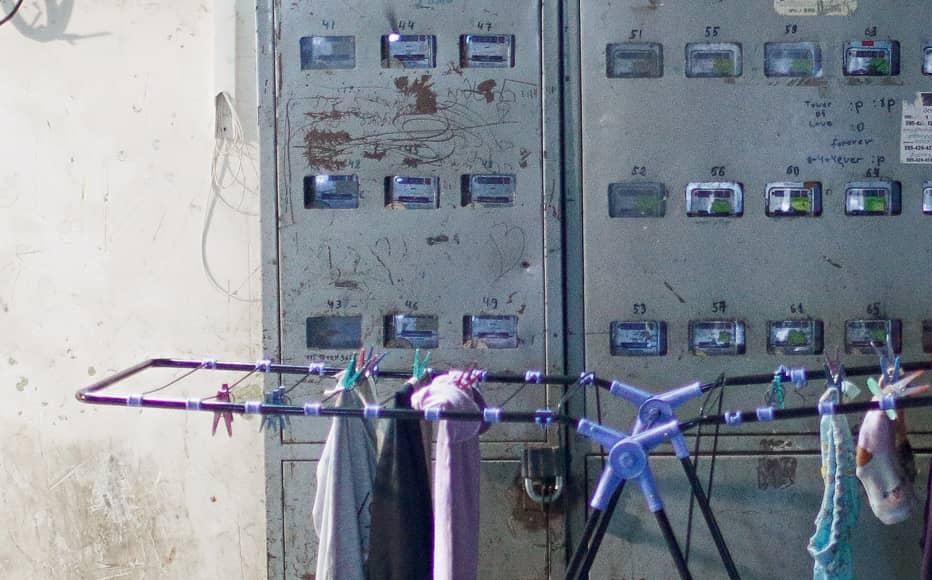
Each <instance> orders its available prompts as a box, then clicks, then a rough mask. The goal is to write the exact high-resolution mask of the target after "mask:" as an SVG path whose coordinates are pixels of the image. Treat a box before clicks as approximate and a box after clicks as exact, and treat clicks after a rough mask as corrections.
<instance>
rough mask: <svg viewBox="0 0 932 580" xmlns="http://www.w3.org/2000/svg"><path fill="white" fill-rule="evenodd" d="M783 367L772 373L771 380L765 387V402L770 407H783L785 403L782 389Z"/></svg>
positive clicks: (784, 393) (784, 394)
mask: <svg viewBox="0 0 932 580" xmlns="http://www.w3.org/2000/svg"><path fill="white" fill-rule="evenodd" d="M782 375H783V367H780V368H779V369H777V370H776V372H774V373H773V381H771V383H770V388H768V389H767V396H766V403H767V405H769V406H771V407H775V408H777V409H783V408H784V406H785V403H786V392H785V391H784V390H783V376H782Z"/></svg>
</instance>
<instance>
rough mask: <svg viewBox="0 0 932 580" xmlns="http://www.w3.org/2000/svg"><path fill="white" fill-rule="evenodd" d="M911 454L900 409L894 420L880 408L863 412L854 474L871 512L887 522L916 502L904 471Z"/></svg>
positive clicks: (902, 516)
mask: <svg viewBox="0 0 932 580" xmlns="http://www.w3.org/2000/svg"><path fill="white" fill-rule="evenodd" d="M874 400H875V401H876V400H878V399H877V397H874ZM911 456H912V452H911V447H910V445H909V440H908V439H906V432H905V423H904V419H903V417H902V413H898V415H897V420H896V421H891V420H890V418H889V417H888V416H887V414H886V413H885V412H884V411H870V412H868V413H867V415H865V416H864V421H863V422H862V423H861V431H860V433H859V435H858V452H857V465H858V467H857V475H858V479H860V480H861V484H863V485H864V491H866V492H867V499H868V500H869V501H870V506H871V510H873V512H874V515H876V516H877V518H878V519H880V521H881V522H883V523H884V524H886V525H888V526H889V525H892V524H898V523H900V522H902V521H903V520H905V519H906V518H908V517H909V514H910V513H912V511H913V510H914V509H915V508H916V506H917V505H918V503H919V500H918V499H917V498H916V493H915V491H913V480H912V479H910V477H909V473H908V469H909V464H910V462H911V461H910V459H911ZM913 470H915V468H913ZM913 478H915V471H914V474H913Z"/></svg>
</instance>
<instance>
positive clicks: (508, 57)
mask: <svg viewBox="0 0 932 580" xmlns="http://www.w3.org/2000/svg"><path fill="white" fill-rule="evenodd" d="M514 44H515V37H514V36H511V35H505V34H464V35H463V36H461V37H460V64H461V65H462V66H463V67H464V68H510V67H513V66H515V55H514Z"/></svg>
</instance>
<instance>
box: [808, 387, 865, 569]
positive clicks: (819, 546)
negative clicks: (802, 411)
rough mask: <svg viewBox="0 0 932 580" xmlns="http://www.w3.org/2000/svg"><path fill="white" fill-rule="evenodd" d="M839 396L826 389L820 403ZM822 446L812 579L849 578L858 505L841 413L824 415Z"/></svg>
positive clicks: (811, 551) (852, 458) (851, 444)
mask: <svg viewBox="0 0 932 580" xmlns="http://www.w3.org/2000/svg"><path fill="white" fill-rule="evenodd" d="M838 399H839V393H838V389H837V388H829V389H827V390H826V391H825V394H823V395H822V398H821V399H820V403H822V402H835V403H837V402H838ZM819 437H820V440H821V446H822V478H823V480H824V481H825V492H824V494H823V496H822V505H821V506H820V508H819V515H818V516H817V517H816V522H815V525H816V530H815V534H813V536H812V537H811V538H810V539H809V554H810V555H811V556H812V558H813V560H814V561H815V563H814V564H813V569H812V577H813V579H814V580H852V579H853V578H854V566H853V561H852V556H851V530H852V529H853V528H854V527H855V525H856V524H857V521H858V512H859V511H860V505H859V503H858V502H859V500H858V489H857V478H856V475H855V471H856V469H857V468H856V465H855V453H854V440H853V439H852V437H851V429H850V428H849V426H848V420H847V418H846V417H845V416H844V415H835V414H826V415H823V416H822V420H821V423H820V425H819Z"/></svg>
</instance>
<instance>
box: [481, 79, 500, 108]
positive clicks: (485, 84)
mask: <svg viewBox="0 0 932 580" xmlns="http://www.w3.org/2000/svg"><path fill="white" fill-rule="evenodd" d="M497 84H498V83H496V82H495V80H494V79H488V80H485V81H482V82H481V83H479V85H478V86H477V87H476V91H478V92H479V94H480V95H482V96H483V97H485V102H486V103H491V102H492V101H494V100H495V93H494V92H493V91H494V90H495V86H496V85H497Z"/></svg>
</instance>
